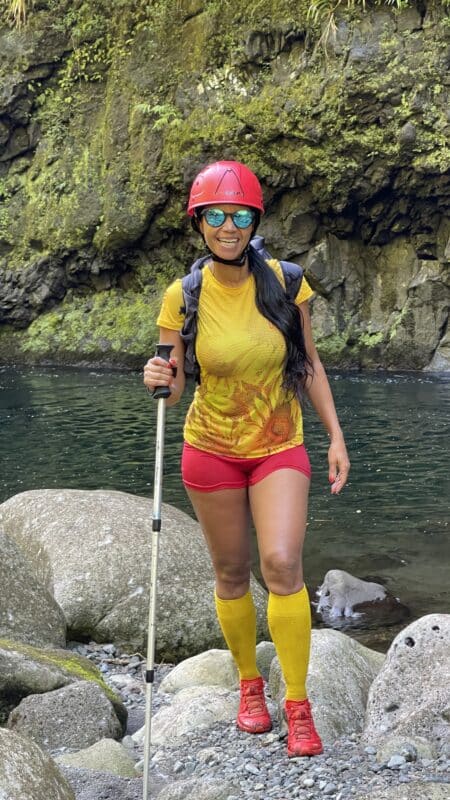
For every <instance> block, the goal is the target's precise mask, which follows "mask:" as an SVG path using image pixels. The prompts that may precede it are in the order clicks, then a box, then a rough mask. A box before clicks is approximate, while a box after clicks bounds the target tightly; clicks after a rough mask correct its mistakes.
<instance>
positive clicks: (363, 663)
mask: <svg viewBox="0 0 450 800" xmlns="http://www.w3.org/2000/svg"><path fill="white" fill-rule="evenodd" d="M383 662H384V656H383V654H382V653H376V652H375V651H374V650H369V649H368V648H367V647H364V646H363V645H362V644H359V642H357V641H355V640H354V639H351V638H350V637H349V636H346V635H345V634H344V633H339V632H338V631H333V630H325V629H324V630H313V632H312V643H311V658H310V665H309V673H308V682H307V689H308V696H309V698H310V700H311V705H312V707H313V712H314V720H315V722H316V724H317V729H318V731H319V733H320V735H321V737H322V739H323V741H324V742H325V743H326V744H332V743H333V742H334V741H335V740H336V739H337V738H339V737H340V736H342V735H344V734H349V733H354V732H358V731H361V730H362V728H363V725H364V714H365V708H366V703H367V697H368V693H369V688H370V685H371V683H372V681H373V680H374V678H375V677H376V675H377V674H378V672H379V670H380V669H381V666H382V664H383ZM269 683H270V689H271V694H272V697H273V698H274V699H276V700H277V701H278V704H279V717H280V720H281V731H282V732H286V722H285V720H284V710H283V703H284V695H285V692H286V686H285V683H284V679H283V676H282V673H281V668H280V664H279V661H278V658H275V659H274V660H273V662H272V666H271V670H270V681H269Z"/></svg>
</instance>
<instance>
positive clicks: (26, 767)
mask: <svg viewBox="0 0 450 800" xmlns="http://www.w3.org/2000/svg"><path fill="white" fill-rule="evenodd" d="M0 800H75V795H74V793H73V791H72V789H71V788H70V786H69V784H68V783H67V781H66V779H65V778H64V777H63V776H62V775H61V773H60V772H59V770H58V768H57V766H56V764H55V762H54V761H52V759H51V758H50V757H49V756H48V755H46V754H45V753H43V752H42V750H41V749H40V748H39V747H38V746H37V745H36V744H35V743H34V742H32V741H30V740H29V739H27V738H26V737H25V736H19V735H18V734H17V733H13V732H12V731H6V730H4V729H3V728H0Z"/></svg>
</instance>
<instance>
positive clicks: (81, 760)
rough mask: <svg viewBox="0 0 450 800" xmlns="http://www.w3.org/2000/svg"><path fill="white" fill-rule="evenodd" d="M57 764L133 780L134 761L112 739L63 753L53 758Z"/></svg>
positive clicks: (134, 775)
mask: <svg viewBox="0 0 450 800" xmlns="http://www.w3.org/2000/svg"><path fill="white" fill-rule="evenodd" d="M55 761H56V763H57V764H65V765H67V766H69V767H80V768H84V769H92V770H94V771H97V772H98V771H100V772H110V773H111V774H113V775H120V776H121V777H122V778H135V777H136V771H135V768H134V763H135V762H134V761H133V759H132V758H131V757H130V756H129V754H128V751H127V750H126V749H125V747H123V745H121V744H119V742H116V741H115V740H114V739H100V740H99V741H98V742H95V744H92V745H91V746H90V747H87V748H85V749H83V750H79V751H78V752H77V753H65V754H64V755H62V756H58V757H57V758H55Z"/></svg>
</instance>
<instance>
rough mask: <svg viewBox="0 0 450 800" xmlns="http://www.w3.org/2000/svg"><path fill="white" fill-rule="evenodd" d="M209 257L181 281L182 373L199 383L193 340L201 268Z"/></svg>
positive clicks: (194, 267)
mask: <svg viewBox="0 0 450 800" xmlns="http://www.w3.org/2000/svg"><path fill="white" fill-rule="evenodd" d="M209 259H210V256H204V257H203V258H199V259H197V261H194V263H193V264H192V266H191V269H190V271H189V272H188V274H187V275H185V276H184V278H182V280H181V288H182V291H183V303H184V305H183V306H182V307H181V309H180V311H181V313H182V314H184V323H183V327H182V329H181V331H180V336H181V338H182V340H183V342H184V350H185V352H184V372H185V374H186V375H187V376H188V377H193V378H195V380H196V382H197V383H200V367H199V365H198V361H197V358H196V355H195V340H196V337H197V312H198V301H199V298H200V291H201V288H202V278H203V272H202V270H203V267H204V266H205V263H206V262H207V261H209Z"/></svg>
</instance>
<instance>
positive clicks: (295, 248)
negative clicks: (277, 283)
mask: <svg viewBox="0 0 450 800" xmlns="http://www.w3.org/2000/svg"><path fill="white" fill-rule="evenodd" d="M446 8H447V7H446V6H445V5H444V4H443V3H442V2H438V1H437V0H435V2H417V3H416V4H414V5H411V6H409V7H406V8H402V9H400V10H399V9H394V7H393V6H390V5H377V6H373V7H372V6H370V5H369V6H368V7H367V9H366V11H365V12H363V11H362V10H359V11H358V10H356V9H347V10H345V11H342V12H340V15H339V16H338V17H337V18H336V26H335V28H334V29H333V28H331V29H330V30H329V33H328V35H327V36H325V35H323V23H319V22H317V23H312V22H311V20H309V19H308V16H307V10H308V3H307V2H305V0H258V1H257V2H254V3H249V4H244V8H241V7H240V6H239V5H236V4H235V3H231V2H229V0H222V2H218V1H217V0H152V2H149V1H146V0H131V1H128V2H124V0H109V1H108V2H106V0H97V2H96V3H95V4H90V3H87V2H84V1H83V0H78V1H77V2H75V1H72V2H69V0H37V2H36V3H35V5H34V8H33V10H32V11H31V13H30V15H29V19H28V22H27V24H26V26H24V27H22V28H21V29H19V30H17V29H11V27H9V26H8V25H7V23H6V21H5V22H4V23H3V24H2V26H1V27H0V53H1V62H0V77H1V82H0V358H1V359H2V360H3V361H5V360H11V359H15V360H20V361H22V362H24V361H28V362H36V361H38V362H39V361H40V362H42V361H52V362H59V363H63V362H65V363H89V362H90V363H102V364H105V365H107V364H113V363H115V364H119V365H131V366H137V365H140V364H141V363H142V361H143V360H144V359H145V358H146V356H147V355H148V354H149V353H151V352H153V347H154V343H155V340H156V329H155V314H156V310H157V308H158V305H159V298H160V295H161V290H162V288H163V286H164V285H165V284H166V283H167V282H168V281H169V280H170V279H171V278H172V277H173V276H175V275H180V274H183V272H184V271H185V270H186V269H187V267H188V266H189V264H190V262H191V261H192V259H193V258H194V257H195V256H196V255H198V252H199V251H198V247H199V242H198V241H197V240H196V238H195V237H194V235H193V234H192V233H191V231H190V228H189V225H188V223H187V220H186V217H185V213H184V207H185V202H186V197H187V192H188V186H189V183H190V181H191V179H192V177H193V176H194V174H195V173H196V172H197V171H198V169H199V168H200V167H201V166H203V165H204V163H206V162H208V161H211V160H214V159H216V158H236V159H239V160H242V161H245V162H247V163H248V165H249V166H250V167H252V168H253V169H254V170H255V171H256V172H257V174H258V175H259V177H260V178H261V180H262V183H263V187H264V193H265V198H266V205H267V214H266V216H265V218H264V221H263V224H262V226H261V230H260V232H261V233H263V235H265V236H266V240H267V244H268V245H269V247H270V248H271V250H272V251H273V252H274V253H275V254H277V255H280V256H281V255H283V256H284V257H287V258H290V259H291V260H296V261H299V262H301V263H302V264H303V265H304V266H305V267H306V270H307V275H308V278H309V280H310V282H311V284H312V285H313V287H314V288H315V290H316V292H317V294H316V297H315V299H314V301H313V318H314V326H315V330H316V337H317V340H318V343H319V347H320V350H321V353H322V355H323V358H324V361H325V363H327V364H329V365H333V366H349V367H359V366H363V367H387V368H395V369H399V368H400V369H402V368H403V369H424V368H430V369H434V370H446V369H450V335H449V334H448V333H447V319H448V298H449V280H448V263H449V260H450V220H449V218H448V213H447V212H448V206H449V196H450V180H449V176H448V167H449V164H450V150H449V131H450V114H449V111H448V108H449V106H448V85H449V82H450V79H449V72H448V64H449V48H448V43H449V34H450V19H449V17H448V13H447V10H446Z"/></svg>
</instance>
